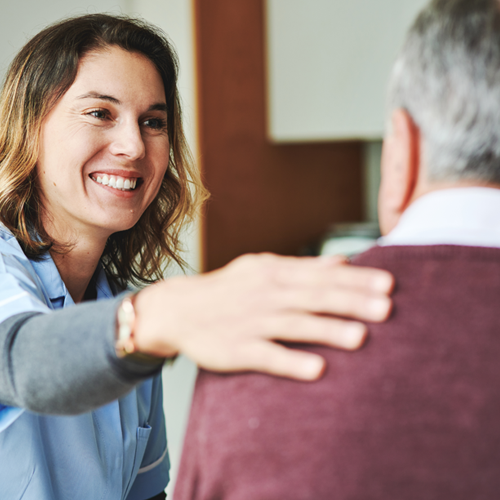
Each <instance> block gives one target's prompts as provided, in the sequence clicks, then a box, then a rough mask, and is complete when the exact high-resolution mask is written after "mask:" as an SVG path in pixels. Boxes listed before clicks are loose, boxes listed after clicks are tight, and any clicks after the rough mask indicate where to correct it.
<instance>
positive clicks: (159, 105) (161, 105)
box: [148, 102, 167, 113]
mask: <svg viewBox="0 0 500 500" xmlns="http://www.w3.org/2000/svg"><path fill="white" fill-rule="evenodd" d="M148 111H165V113H166V112H167V105H166V104H165V103H164V102H157V103H156V104H153V105H152V106H149V109H148Z"/></svg>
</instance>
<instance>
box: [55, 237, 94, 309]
mask: <svg viewBox="0 0 500 500" xmlns="http://www.w3.org/2000/svg"><path fill="white" fill-rule="evenodd" d="M86 243H88V242H86V241H81V240H80V241H78V243H77V244H76V245H74V246H72V247H71V249H70V250H69V251H68V252H65V253H59V252H57V251H50V255H51V257H52V259H53V260H54V263H55V265H56V266H57V269H58V271H59V274H60V275H61V278H62V280H63V281H64V284H65V285H66V288H67V289H68V292H69V293H70V295H71V297H72V299H73V300H74V302H75V304H76V303H78V302H81V301H82V300H83V297H84V295H85V291H86V290H87V287H88V286H89V283H90V280H91V279H92V276H93V275H94V272H95V270H96V268H97V264H98V263H99V259H100V258H101V256H102V253H103V251H104V245H102V244H101V245H95V244H94V245H90V244H86Z"/></svg>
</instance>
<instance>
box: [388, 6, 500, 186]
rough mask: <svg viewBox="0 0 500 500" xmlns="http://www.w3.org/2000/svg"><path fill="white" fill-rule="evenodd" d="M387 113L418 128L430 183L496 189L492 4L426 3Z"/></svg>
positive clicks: (499, 140) (497, 32) (496, 22)
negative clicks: (401, 112)
mask: <svg viewBox="0 0 500 500" xmlns="http://www.w3.org/2000/svg"><path fill="white" fill-rule="evenodd" d="M389 108H390V109H391V110H394V109H396V108H404V109H406V110H407V111H408V113H409V114H410V115H411V116H412V118H413V120H414V121H415V123H416V124H417V126H418V127H419V129H420V131H421V134H422V138H423V146H422V154H423V158H424V161H425V162H426V165H427V167H428V170H429V171H428V175H429V179H430V180H432V181H439V180H459V179H460V180H462V179H463V180H466V179H469V180H479V181H485V182H496V183H500V7H499V1H498V0H434V1H432V2H431V3H430V4H429V5H428V6H427V7H426V8H425V9H424V10H423V11H422V12H421V13H420V15H419V16H418V17H417V19H416V21H415V23H414V24H413V26H412V28H411V29H410V31H409V33H408V37H407V40H406V42H405V45H404V47H403V49H402V51H401V53H400V55H399V57H398V59H397V61H396V63H395V66H394V68H393V72H392V77H391V83H390V86H389Z"/></svg>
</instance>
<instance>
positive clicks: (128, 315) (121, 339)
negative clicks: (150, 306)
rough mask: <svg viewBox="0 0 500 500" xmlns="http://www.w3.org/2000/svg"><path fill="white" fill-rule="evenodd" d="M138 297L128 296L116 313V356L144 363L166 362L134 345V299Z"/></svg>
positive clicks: (133, 294) (131, 294)
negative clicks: (140, 350) (139, 349)
mask: <svg viewBox="0 0 500 500" xmlns="http://www.w3.org/2000/svg"><path fill="white" fill-rule="evenodd" d="M136 295H137V294H136V293H130V294H128V295H126V296H125V298H124V299H123V300H122V302H121V304H120V306H119V307H118V311H117V313H116V343H115V350H116V355H117V356H118V357H119V358H126V359H131V360H134V361H140V362H142V363H148V364H158V363H160V362H162V361H164V358H160V357H157V356H152V355H150V354H144V353H142V352H139V351H138V350H137V346H136V345H135V343H134V327H135V308H134V299H135V296H136Z"/></svg>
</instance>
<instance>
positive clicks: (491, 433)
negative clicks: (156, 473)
mask: <svg viewBox="0 0 500 500" xmlns="http://www.w3.org/2000/svg"><path fill="white" fill-rule="evenodd" d="M356 263H357V264H360V265H366V266H373V267H380V268H384V269H387V270H389V271H391V272H392V273H394V275H395V276H396V281H397V289H396V291H395V293H394V311H393V314H392V316H391V318H390V320H389V321H388V322H386V323H384V324H372V325H370V327H369V329H370V339H369V342H368V344H367V345H366V347H365V348H363V349H362V350H361V351H358V352H355V353H350V352H342V351H336V350H333V349H328V348H323V347H313V348H308V349H309V350H311V351H313V352H317V353H320V354H321V355H323V356H324V357H325V358H327V361H328V369H327V372H326V374H325V376H324V377H323V378H322V379H321V380H320V381H318V382H315V383H302V382H295V381H291V380H285V379H281V378H276V377H270V376H266V375H261V374H253V373H248V374H239V375H218V374H213V373H208V372H203V371H202V372H201V373H200V375H199V378H198V381H197V386H196V391H195V396H194V403H193V407H192V412H191V417H190V421H189V427H188V430H187V438H186V442H185V448H184V453H183V457H182V463H181V467H180V471H179V476H178V480H177V486H176V489H175V495H174V497H175V500H188V499H189V500H195V499H196V500H209V499H210V500H216V499H217V500H222V499H227V500H295V499H296V500H299V499H301V500H302V499H303V500H323V499H324V500H332V499H334V500H347V499H349V500H358V499H359V500H371V499H373V500H375V499H377V500H413V499H415V500H417V499H418V500H432V499H436V500H448V499H449V500H461V499H463V500H480V499H488V500H492V499H494V498H500V338H499V335H500V314H499V309H500V250H497V249H491V248H475V247H460V246H446V245H438V246H425V247H383V248H375V249H373V250H370V251H369V252H367V253H365V254H364V255H362V256H361V257H359V258H358V260H357V262H356Z"/></svg>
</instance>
